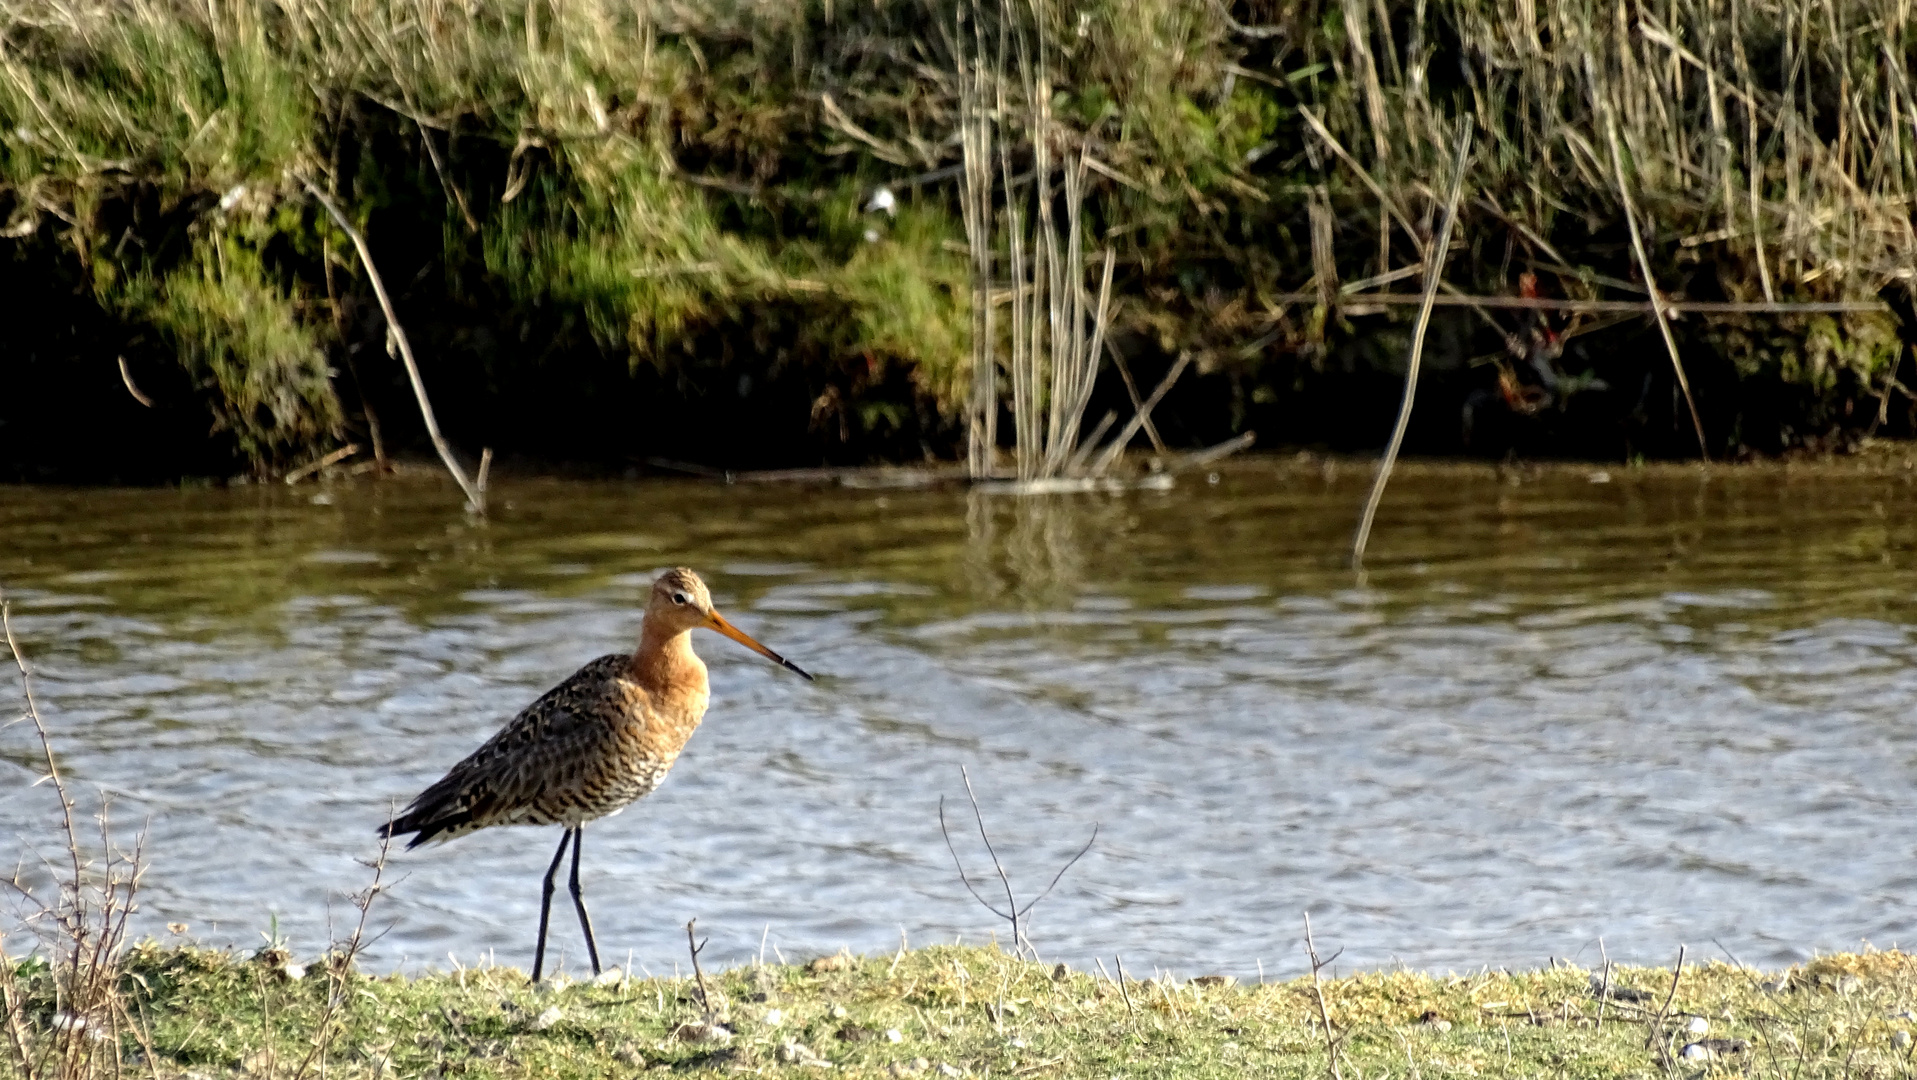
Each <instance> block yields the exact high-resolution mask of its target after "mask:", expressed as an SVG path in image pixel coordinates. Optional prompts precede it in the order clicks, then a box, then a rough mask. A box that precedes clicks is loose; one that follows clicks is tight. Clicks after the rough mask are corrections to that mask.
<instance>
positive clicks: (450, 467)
mask: <svg viewBox="0 0 1917 1080" xmlns="http://www.w3.org/2000/svg"><path fill="white" fill-rule="evenodd" d="M299 181H300V183H301V184H303V185H305V187H306V190H307V191H308V192H309V193H311V194H312V196H313V197H314V198H315V199H318V200H319V203H320V205H321V206H323V207H325V208H326V212H327V213H328V214H330V215H332V218H333V221H334V222H336V223H337V224H338V225H339V227H340V228H341V229H342V230H344V231H345V233H346V236H347V239H349V240H351V241H352V242H353V250H355V251H357V252H359V261H360V264H361V265H362V266H364V267H366V276H367V278H368V279H369V280H371V281H372V283H373V295H374V296H376V297H378V298H379V309H380V311H381V312H383V313H384V314H385V315H386V328H387V330H388V331H390V332H391V334H392V339H393V343H394V344H396V345H397V346H398V347H399V355H400V359H401V360H402V361H403V362H404V363H405V365H406V375H407V377H408V378H409V379H411V380H412V384H413V396H414V397H416V398H418V399H419V412H420V416H421V417H422V418H424V420H425V421H426V434H427V435H429V436H431V438H432V440H433V449H435V450H437V451H439V460H441V461H443V462H445V464H446V471H447V472H449V473H451V474H452V476H453V480H454V482H455V483H457V484H458V485H459V490H461V491H463V492H465V494H466V505H467V506H469V507H471V509H472V511H473V513H475V514H484V513H485V512H486V485H485V474H484V473H483V472H482V473H481V474H480V482H479V483H477V484H475V483H474V482H473V481H471V480H469V479H467V477H466V470H464V469H462V468H460V466H459V461H458V459H457V458H455V457H453V448H452V446H451V445H450V444H448V443H447V442H446V436H444V435H442V434H440V432H439V420H438V419H437V418H435V417H434V416H433V403H432V402H431V401H430V400H429V399H428V398H427V397H426V383H425V381H424V380H423V379H421V378H420V375H419V364H418V362H417V361H415V360H414V359H413V346H412V343H411V342H410V341H409V340H408V339H407V337H406V331H405V329H404V328H403V327H401V326H400V325H399V316H398V315H397V314H395V313H394V311H393V301H392V299H391V298H390V297H388V296H387V295H386V282H385V281H384V280H383V279H382V278H381V277H380V276H379V270H378V269H377V268H376V267H374V265H373V253H372V251H371V250H370V249H368V248H367V246H366V238H365V237H364V236H361V235H360V231H359V230H358V229H356V228H354V227H353V223H352V222H351V221H348V220H347V219H346V215H345V214H343V213H341V212H340V208H339V205H338V204H337V203H335V202H334V201H333V200H332V198H330V197H329V196H328V195H327V194H326V192H324V191H321V190H320V189H319V187H318V185H316V184H314V183H313V182H312V181H311V180H309V179H307V178H306V177H304V176H301V177H300V178H299Z"/></svg>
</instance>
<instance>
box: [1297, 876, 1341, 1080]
mask: <svg viewBox="0 0 1917 1080" xmlns="http://www.w3.org/2000/svg"><path fill="white" fill-rule="evenodd" d="M1342 952H1344V950H1343V949H1340V950H1338V952H1337V953H1333V954H1331V960H1320V959H1319V958H1318V943H1317V942H1316V941H1314V940H1313V939H1312V936H1311V912H1309V911H1307V912H1305V955H1306V956H1309V957H1310V958H1311V991H1312V993H1313V994H1314V995H1315V996H1316V997H1317V1000H1318V1021H1319V1023H1321V1024H1323V1025H1324V1028H1325V1060H1326V1062H1327V1063H1328V1064H1327V1068H1328V1069H1329V1070H1330V1072H1331V1080H1344V1076H1343V1073H1342V1072H1340V1071H1339V1069H1338V1044H1339V1043H1340V1042H1342V1041H1343V1039H1342V1038H1341V1037H1340V1036H1339V1035H1338V1033H1337V1032H1336V1030H1334V1029H1333V1028H1332V1026H1331V1010H1330V1009H1329V1008H1328V1007H1326V1005H1325V988H1324V983H1323V981H1322V980H1321V979H1320V978H1319V972H1321V971H1323V970H1324V969H1325V966H1326V965H1327V964H1330V963H1331V961H1332V960H1336V959H1338V953H1342Z"/></svg>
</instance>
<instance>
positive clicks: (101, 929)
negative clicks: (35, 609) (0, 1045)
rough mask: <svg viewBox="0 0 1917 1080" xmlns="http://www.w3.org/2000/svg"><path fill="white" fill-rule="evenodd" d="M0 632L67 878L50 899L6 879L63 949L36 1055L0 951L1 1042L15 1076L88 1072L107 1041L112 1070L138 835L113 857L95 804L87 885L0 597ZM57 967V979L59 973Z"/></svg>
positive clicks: (48, 744)
mask: <svg viewBox="0 0 1917 1080" xmlns="http://www.w3.org/2000/svg"><path fill="white" fill-rule="evenodd" d="M0 632H3V634H4V637H5V639H6V642H7V649H8V651H9V652H10V654H11V655H12V657H13V661H14V665H15V666H16V667H17V668H18V669H19V671H20V686H21V693H22V697H23V698H24V700H25V703H26V706H27V711H26V716H25V718H26V719H28V720H30V721H31V722H32V724H33V727H34V731H35V733H36V734H37V735H38V737H39V740H40V748H41V753H42V757H43V760H44V763H45V765H46V768H47V779H48V780H49V781H51V783H52V785H53V788H54V790H55V792H56V793H57V795H58V797H59V799H60V805H61V823H62V826H63V829H64V833H65V839H66V845H67V856H68V859H69V863H70V872H71V877H70V878H69V879H68V880H67V881H64V882H62V883H61V884H60V888H59V893H60V896H59V899H58V900H56V901H54V902H52V903H48V902H46V901H42V900H39V899H37V898H36V897H34V896H33V895H32V894H31V893H29V892H28V891H27V890H26V888H25V887H24V886H23V885H21V884H20V882H19V881H18V879H15V880H13V881H11V882H9V883H8V884H10V885H11V886H12V887H13V888H14V889H15V890H16V891H18V892H19V893H20V894H21V896H22V897H23V898H25V899H26V900H27V901H28V902H30V903H34V904H37V905H38V906H39V909H40V910H39V917H44V918H47V919H48V920H49V921H50V922H51V923H52V924H53V927H54V931H55V932H56V933H57V934H58V936H59V939H60V942H61V948H63V949H64V950H65V955H64V956H56V958H55V960H54V962H53V963H52V964H50V965H49V971H50V974H51V975H52V978H53V992H54V1022H53V1023H52V1025H51V1027H52V1034H51V1037H50V1038H49V1039H48V1040H47V1041H46V1044H45V1046H44V1048H43V1049H42V1050H41V1051H40V1053H39V1054H38V1055H35V1053H34V1052H33V1048H32V1044H33V1037H32V1034H31V1031H30V1029H29V1025H28V1023H27V1020H26V1017H25V1015H24V1012H25V1008H26V998H25V994H24V989H23V988H22V987H21V986H20V984H19V979H18V974H17V971H16V968H15V965H14V964H13V963H12V961H10V960H8V959H7V958H6V957H4V956H0V1005H3V1006H4V1007H5V1009H6V1017H5V1023H6V1029H7V1042H8V1047H9V1050H10V1051H11V1052H12V1054H13V1056H14V1058H15V1061H16V1064H18V1065H19V1066H20V1069H21V1075H22V1076H23V1077H32V1076H41V1075H52V1076H59V1077H83V1076H91V1075H95V1074H96V1072H97V1069H96V1065H97V1061H96V1055H98V1054H99V1053H101V1052H103V1050H104V1048H106V1047H108V1046H111V1047H112V1054H113V1059H112V1060H113V1064H114V1070H115V1072H116V1073H117V1072H118V1069H119V1052H118V1047H119V1034H120V1024H121V1021H122V1020H128V1021H130V1020H131V1018H130V1016H129V1014H128V1013H127V1009H126V1005H125V1002H124V1000H123V999H122V998H121V996H120V991H119V975H120V949H121V946H122V944H123V943H124V942H125V940H126V929H127V920H128V919H129V918H130V916H131V915H132V912H133V897H134V893H135V892H136V891H137V889H138V888H139V879H140V865H141V860H142V858H143V853H144V852H143V841H142V842H140V843H136V845H135V848H134V851H133V853H132V855H131V856H122V857H115V855H114V854H113V841H112V829H111V825H110V822H109V812H108V809H107V807H106V806H105V805H104V803H103V804H102V806H101V809H100V813H99V816H98V819H97V820H98V824H99V827H100V842H101V847H102V850H103V851H104V852H105V853H106V856H105V859H106V865H105V872H104V874H103V875H102V877H101V880H100V883H99V884H98V885H96V886H92V887H91V888H90V887H89V886H88V884H87V881H86V877H85V860H84V859H83V857H82V855H81V846H80V839H79V830H78V828H77V827H76V826H75V825H74V821H73V808H74V807H73V799H72V796H71V793H70V791H69V789H68V787H67V783H66V779H65V777H64V776H63V775H62V774H61V772H60V768H59V764H58V761H57V759H56V758H55V755H54V753H53V742H52V736H51V734H50V733H49V732H48V730H47V726H46V722H45V720H44V719H43V718H42V717H41V715H40V709H39V702H38V700H37V699H36V697H35V695H34V693H33V684H32V673H31V671H30V669H29V668H28V665H27V661H26V656H25V654H24V653H22V652H21V651H20V645H19V641H18V640H17V639H16V638H15V636H14V633H13V615H12V609H11V605H10V604H9V603H7V602H6V601H5V600H4V599H0ZM122 866H124V867H128V868H129V869H128V870H127V871H126V872H125V873H124V874H122V873H121V872H119V870H118V868H119V867H122ZM90 894H91V895H95V896H97V903H96V902H95V901H92V900H89V895H90ZM62 967H64V969H65V978H64V980H62V978H61V975H60V971H61V969H62ZM102 1026H104V1027H105V1028H106V1029H107V1032H108V1035H107V1037H106V1038H104V1039H103V1038H102V1037H101V1035H100V1031H101V1028H102ZM134 1026H135V1031H136V1037H137V1038H139V1039H140V1040H141V1042H142V1045H146V1044H147V1042H148V1037H147V1033H146V1032H145V1030H144V1028H142V1027H140V1026H139V1025H134ZM49 1064H51V1066H52V1069H51V1072H50V1073H49V1072H48V1071H47V1069H48V1066H49Z"/></svg>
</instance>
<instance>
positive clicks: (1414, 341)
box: [1351, 115, 1474, 575]
mask: <svg viewBox="0 0 1917 1080" xmlns="http://www.w3.org/2000/svg"><path fill="white" fill-rule="evenodd" d="M1473 127H1474V121H1473V119H1472V117H1471V116H1469V115H1466V116H1465V118H1464V130H1463V131H1462V132H1460V133H1459V135H1458V147H1457V151H1456V155H1455V157H1454V158H1453V159H1452V161H1453V164H1452V171H1451V194H1450V197H1449V198H1448V199H1447V200H1446V202H1445V210H1444V224H1443V225H1442V226H1441V227H1440V228H1439V229H1438V242H1437V245H1436V247H1435V249H1434V250H1435V252H1436V254H1435V255H1434V256H1433V257H1431V258H1428V259H1426V264H1427V265H1426V268H1425V280H1424V304H1423V305H1422V306H1421V307H1420V308H1419V309H1418V324H1417V327H1416V329H1414V330H1413V331H1412V335H1411V361H1410V364H1409V365H1408V366H1407V367H1406V369H1405V375H1404V400H1403V401H1402V402H1400V404H1399V406H1398V423H1397V426H1395V427H1393V428H1392V429H1391V442H1390V443H1389V444H1388V445H1387V446H1386V447H1385V452H1384V457H1383V458H1381V459H1380V460H1379V462H1378V475H1377V476H1376V477H1374V478H1373V479H1372V481H1371V494H1370V495H1369V496H1367V497H1366V498H1365V507H1364V513H1363V514H1362V515H1360V516H1359V518H1358V535H1357V537H1356V539H1354V540H1353V541H1352V544H1351V568H1352V569H1353V570H1356V571H1357V572H1358V573H1359V574H1361V575H1362V574H1363V573H1364V565H1365V545H1366V544H1367V543H1369V542H1370V540H1371V523H1372V521H1373V520H1374V519H1375V518H1376V517H1377V516H1378V504H1379V503H1380V502H1382V501H1383V500H1384V490H1385V485H1386V484H1387V483H1389V482H1390V480H1391V469H1392V466H1393V465H1396V464H1397V461H1398V450H1399V448H1400V447H1402V446H1403V445H1404V433H1405V430H1406V429H1407V428H1409V427H1410V426H1411V406H1412V404H1413V401H1414V399H1415V398H1416V397H1417V393H1418V367H1419V364H1420V362H1421V361H1422V360H1423V359H1424V336H1425V332H1426V331H1427V330H1429V329H1430V328H1431V309H1432V306H1433V301H1434V300H1435V299H1436V297H1437V295H1438V284H1439V283H1440V282H1441V281H1443V280H1444V263H1445V257H1446V256H1447V255H1448V254H1449V253H1450V251H1451V229H1452V226H1454V225H1456V224H1457V223H1458V200H1459V198H1461V197H1462V196H1463V194H1464V173H1465V168H1466V166H1468V165H1469V164H1470V160H1471V135H1472V129H1473Z"/></svg>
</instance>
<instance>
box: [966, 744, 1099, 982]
mask: <svg viewBox="0 0 1917 1080" xmlns="http://www.w3.org/2000/svg"><path fill="white" fill-rule="evenodd" d="M959 776H960V777H961V778H963V779H964V781H965V795H966V798H968V799H970V800H971V803H972V817H973V818H974V819H975V820H976V821H977V822H978V835H979V839H981V840H983V841H984V842H985V851H986V853H987V854H988V855H990V856H991V858H992V868H993V869H994V870H995V871H997V873H998V880H999V883H1000V884H1001V885H1003V886H1004V887H1005V905H1006V906H1005V910H1003V911H1001V910H999V909H998V908H997V907H996V906H995V905H993V903H992V902H991V901H990V900H987V899H985V897H984V896H982V895H980V893H979V891H978V889H976V888H974V887H973V885H972V881H971V878H970V877H968V876H967V875H966V873H965V864H964V862H962V861H961V860H960V859H959V853H958V846H957V845H956V844H954V843H953V842H952V831H951V829H950V828H948V827H947V826H946V823H945V798H944V796H940V797H939V833H940V834H941V835H942V836H944V837H945V849H946V850H947V851H949V852H951V853H952V865H953V866H955V867H957V868H958V875H959V883H960V884H962V885H964V886H965V891H967V892H969V893H971V894H972V899H974V900H977V901H978V902H979V904H980V905H982V906H983V907H984V908H985V910H987V911H989V912H991V913H992V914H994V915H997V916H998V917H999V918H1001V919H1004V920H1006V921H1007V922H1009V923H1011V924H1012V950H1013V951H1014V952H1027V951H1029V952H1032V955H1034V956H1036V955H1037V953H1036V951H1035V950H1033V949H1032V942H1031V938H1030V937H1029V935H1028V934H1027V933H1026V922H1025V916H1026V915H1028V914H1030V912H1031V910H1032V908H1033V907H1034V906H1035V905H1037V903H1038V902H1039V901H1040V900H1043V899H1045V898H1046V897H1048V896H1050V895H1052V890H1053V889H1056V888H1058V883H1059V881H1060V880H1062V879H1063V878H1064V877H1065V871H1067V870H1070V869H1071V868H1072V867H1073V866H1075V865H1077V864H1078V860H1080V859H1082V858H1084V857H1085V854H1086V853H1087V852H1089V851H1091V850H1092V845H1093V844H1095V843H1097V842H1098V826H1097V824H1093V825H1092V835H1091V839H1089V840H1086V841H1085V846H1084V847H1081V848H1079V849H1078V852H1077V854H1075V855H1073V856H1072V857H1071V858H1070V859H1068V860H1066V862H1065V865H1064V866H1061V867H1059V869H1058V873H1056V874H1053V875H1052V881H1051V884H1049V885H1047V886H1045V890H1044V891H1043V892H1041V893H1039V894H1038V895H1037V896H1035V897H1033V898H1032V899H1030V900H1028V901H1026V902H1025V903H1024V904H1023V905H1020V904H1019V902H1018V898H1017V896H1016V894H1015V893H1014V892H1013V891H1012V879H1011V875H1009V874H1007V873H1006V872H1005V866H1004V864H1003V863H1001V862H1000V861H999V857H998V850H997V849H996V848H995V847H994V846H993V845H992V837H991V834H990V833H988V832H987V831H986V829H985V815H984V813H983V812H982V811H981V810H980V809H979V805H978V796H977V795H976V794H975V793H974V792H973V791H972V777H971V774H970V773H969V772H967V771H966V769H965V767H964V766H963V765H961V766H959Z"/></svg>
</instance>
